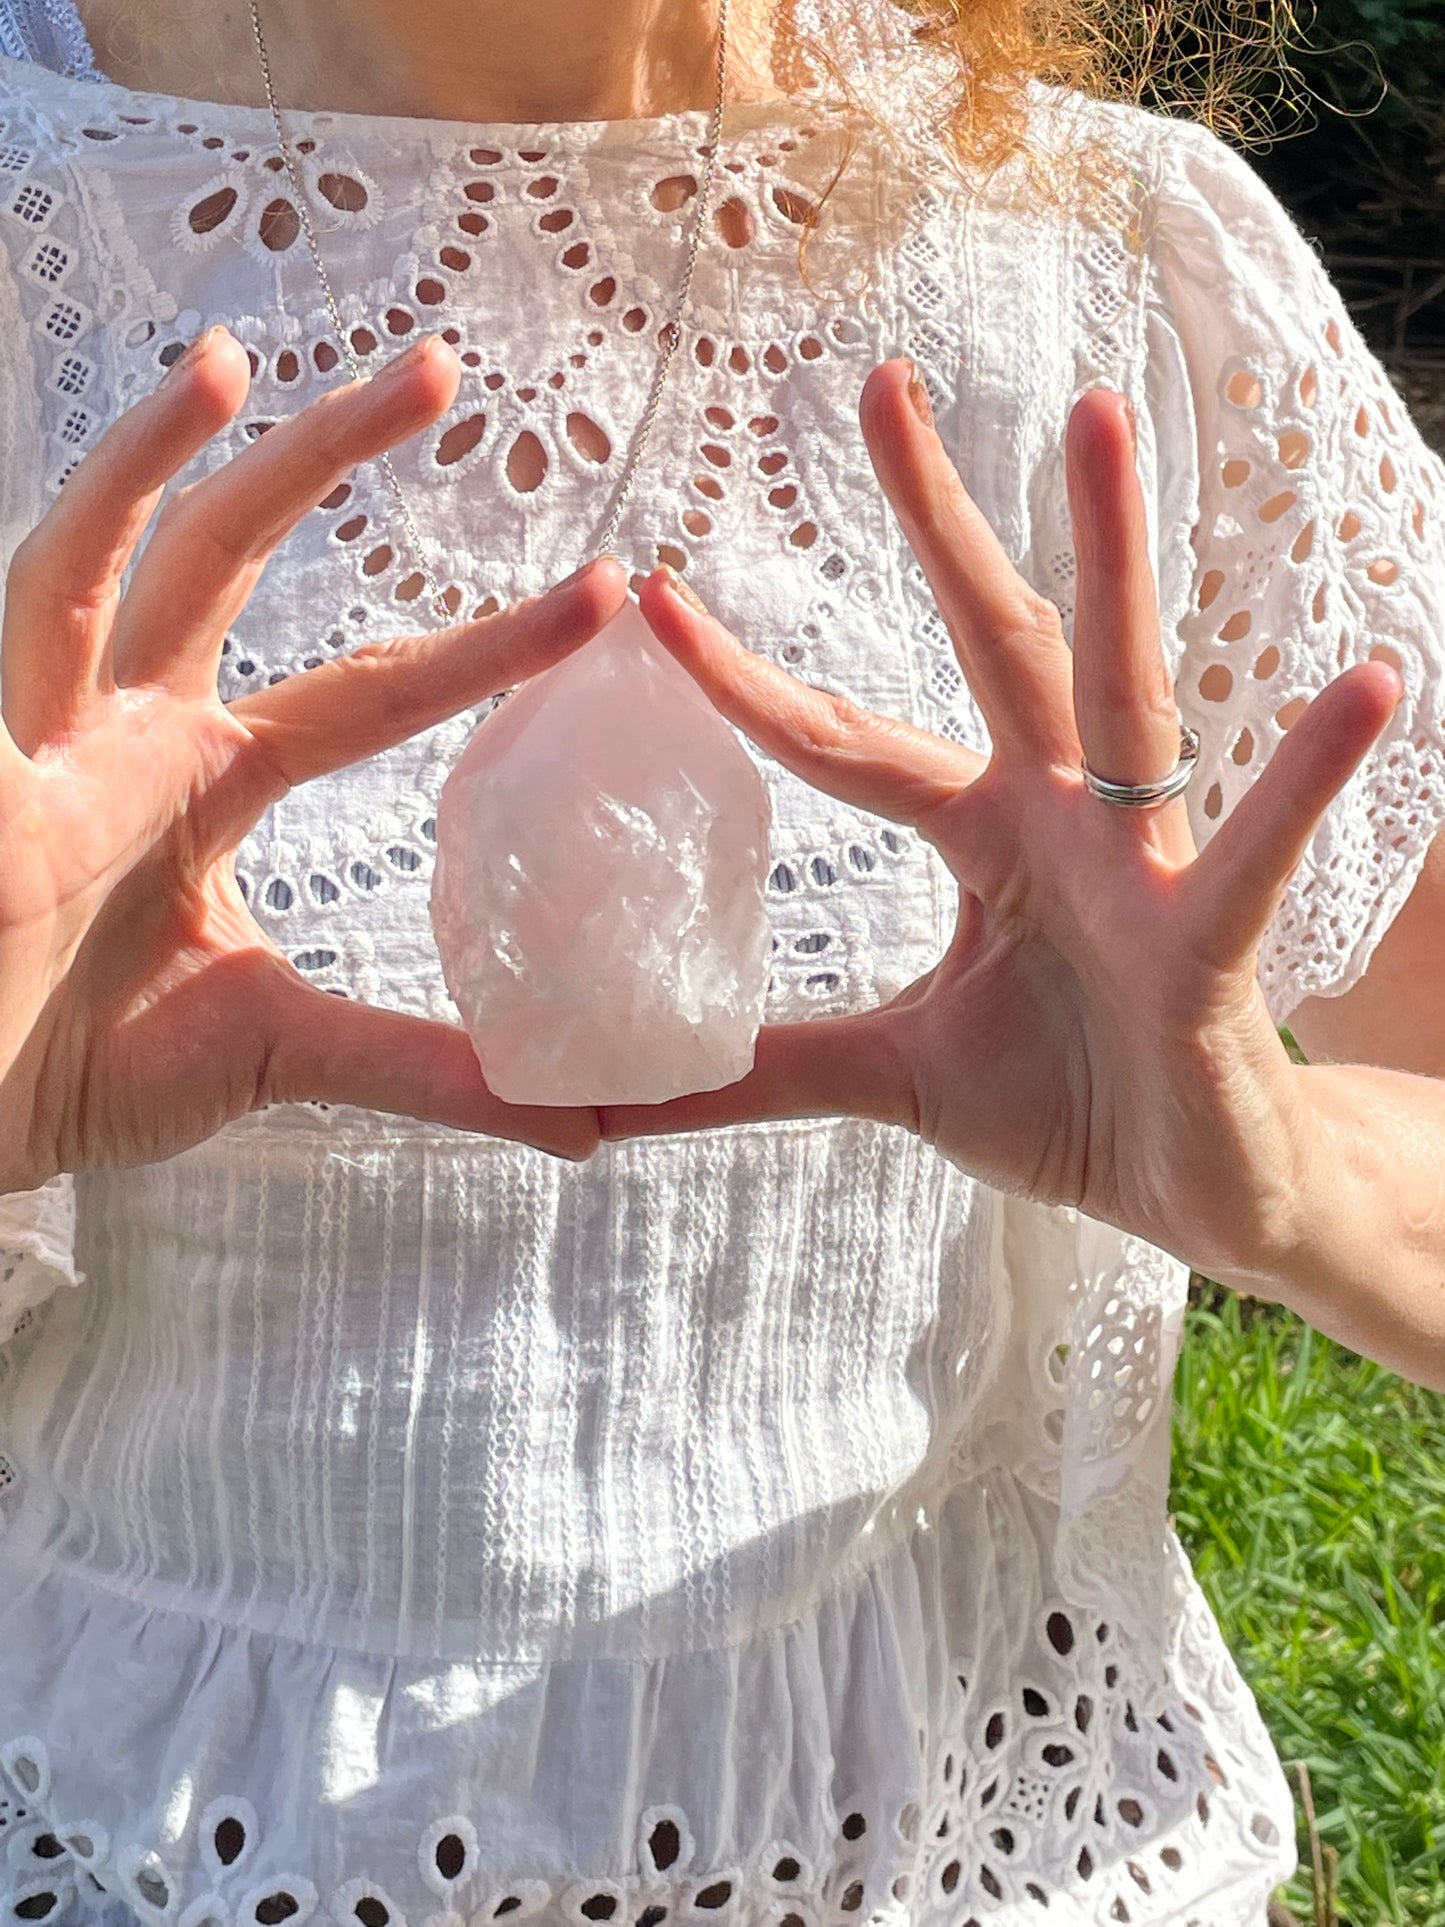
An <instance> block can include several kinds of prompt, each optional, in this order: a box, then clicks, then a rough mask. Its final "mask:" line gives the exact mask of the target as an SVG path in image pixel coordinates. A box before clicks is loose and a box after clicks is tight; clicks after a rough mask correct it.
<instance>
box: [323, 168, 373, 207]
mask: <svg viewBox="0 0 1445 1927" xmlns="http://www.w3.org/2000/svg"><path fill="white" fill-rule="evenodd" d="M316 185H317V187H318V188H319V189H320V190H321V194H322V196H323V198H324V199H325V200H328V201H329V202H330V203H331V205H332V206H333V207H334V208H336V209H337V210H338V211H339V212H340V213H342V214H359V213H360V212H361V210H362V209H363V208H364V207H365V206H366V204H367V202H368V200H369V199H370V198H371V197H370V195H369V194H368V193H367V191H366V189H365V188H364V187H363V186H362V184H361V182H360V181H358V180H354V179H353V178H352V176H351V175H350V174H323V175H322V176H321V177H320V179H319V180H318V181H317V183H316Z"/></svg>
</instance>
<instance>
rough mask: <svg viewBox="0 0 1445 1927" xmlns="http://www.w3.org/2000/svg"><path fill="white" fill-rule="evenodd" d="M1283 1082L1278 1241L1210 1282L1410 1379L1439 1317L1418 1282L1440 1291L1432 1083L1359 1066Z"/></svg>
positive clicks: (1440, 1214) (1442, 1163) (1440, 1153)
mask: <svg viewBox="0 0 1445 1927" xmlns="http://www.w3.org/2000/svg"><path fill="white" fill-rule="evenodd" d="M1292 1074H1293V1078H1294V1080H1295V1090H1296V1094H1297V1103H1298V1111H1297V1115H1298V1119H1299V1123H1298V1126H1297V1128H1296V1131H1295V1133H1294V1136H1293V1138H1292V1156H1291V1170H1290V1180H1289V1184H1288V1196H1289V1200H1290V1203H1289V1208H1288V1210H1287V1211H1284V1212H1282V1213H1281V1216H1280V1220H1279V1225H1278V1234H1277V1236H1275V1237H1274V1238H1272V1239H1271V1241H1270V1242H1269V1243H1268V1244H1267V1245H1266V1246H1264V1247H1262V1248H1261V1249H1259V1250H1258V1251H1257V1252H1253V1253H1251V1254H1250V1257H1249V1261H1248V1262H1247V1263H1246V1264H1245V1265H1243V1266H1241V1267H1240V1268H1239V1269H1237V1270H1235V1271H1233V1272H1232V1273H1231V1274H1229V1275H1227V1276H1224V1277H1222V1278H1221V1279H1220V1280H1219V1282H1220V1283H1221V1284H1225V1285H1228V1286H1230V1287H1231V1288H1232V1289H1235V1290H1238V1291H1242V1292H1247V1293H1249V1294H1250V1295H1252V1296H1256V1297H1261V1298H1268V1299H1272V1300H1273V1301H1274V1302H1276V1303H1278V1304H1281V1305H1284V1306H1285V1307H1286V1308H1287V1309H1288V1310H1290V1311H1293V1312H1295V1313H1296V1314H1297V1315H1298V1316H1299V1317H1301V1318H1304V1319H1306V1320H1307V1321H1308V1322H1309V1323H1310V1324H1312V1325H1315V1326H1317V1327H1318V1328H1319V1329H1320V1330H1321V1331H1323V1332H1324V1333H1326V1335H1327V1336H1329V1337H1331V1338H1334V1339H1336V1340H1338V1341H1339V1342H1340V1343H1341V1344H1344V1345H1348V1346H1349V1347H1351V1349H1352V1350H1355V1351H1357V1352H1360V1353H1363V1354H1364V1355H1365V1356H1366V1357H1370V1358H1374V1359H1377V1360H1379V1362H1381V1363H1382V1364H1385V1365H1388V1366H1390V1367H1391V1368H1392V1369H1394V1370H1396V1371H1401V1372H1404V1373H1406V1374H1407V1375H1408V1376H1411V1377H1419V1376H1420V1368H1419V1359H1418V1356H1417V1353H1418V1350H1419V1346H1420V1343H1421V1342H1422V1340H1423V1338H1424V1337H1425V1336H1427V1335H1428V1333H1427V1327H1430V1326H1431V1325H1432V1320H1437V1319H1438V1307H1436V1308H1435V1309H1434V1310H1433V1311H1432V1310H1431V1308H1430V1306H1427V1305H1426V1303H1425V1302H1424V1300H1425V1294H1423V1293H1422V1291H1421V1289H1420V1287H1421V1281H1422V1280H1425V1281H1434V1282H1436V1283H1437V1284H1438V1279H1439V1276H1440V1258H1439V1245H1440V1242H1441V1235H1442V1225H1445V1143H1442V1141H1441V1136H1440V1131H1439V1122H1440V1108H1441V1100H1442V1092H1441V1087H1440V1084H1439V1080H1437V1079H1434V1078H1429V1077H1421V1076H1416V1075H1414V1074H1412V1073H1408V1072H1401V1071H1392V1070H1384V1069H1379V1068H1377V1067H1375V1066H1373V1065H1365V1064H1323V1065H1296V1066H1294V1067H1293V1073H1292ZM1432 1126H1433V1128H1432ZM1431 1305H1433V1295H1432V1296H1431ZM1441 1335H1442V1336H1445V1326H1442V1332H1441Z"/></svg>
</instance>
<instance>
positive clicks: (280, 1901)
mask: <svg viewBox="0 0 1445 1927" xmlns="http://www.w3.org/2000/svg"><path fill="white" fill-rule="evenodd" d="M300 1911H301V1909H300V1904H299V1902H298V1901H297V1899H296V1896H295V1895H294V1894H288V1893H287V1892H286V1891H285V1890H284V1888H281V1889H278V1890H277V1891H276V1892H275V1893H273V1894H267V1895H266V1896H265V1898H264V1899H262V1900H258V1901H257V1902H256V1905H255V1906H254V1907H253V1908H252V1909H251V1914H252V1918H253V1919H254V1920H255V1921H257V1923H258V1927H281V1923H282V1921H283V1920H290V1919H291V1917H292V1915H293V1914H297V1913H299V1912H300Z"/></svg>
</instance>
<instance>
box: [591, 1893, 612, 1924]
mask: <svg viewBox="0 0 1445 1927" xmlns="http://www.w3.org/2000/svg"><path fill="white" fill-rule="evenodd" d="M582 1912H583V1913H584V1914H585V1915H586V1916H587V1918H588V1919H589V1920H611V1918H612V1916H613V1915H614V1914H615V1913H616V1912H617V1896H616V1895H615V1894H589V1895H588V1896H587V1898H586V1900H584V1901H583V1902H582Z"/></svg>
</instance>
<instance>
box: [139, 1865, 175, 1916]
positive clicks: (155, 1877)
mask: <svg viewBox="0 0 1445 1927" xmlns="http://www.w3.org/2000/svg"><path fill="white" fill-rule="evenodd" d="M131 1878H132V1879H133V1880H134V1882H135V1884H136V1889H137V1891H138V1892H139V1894H140V1895H141V1898H142V1899H143V1900H148V1901H149V1902H150V1904H151V1906H152V1907H159V1908H162V1909H164V1908H165V1907H167V1906H168V1905H169V1904H170V1898H171V1890H170V1888H169V1887H168V1886H167V1885H166V1883H165V1881H164V1880H162V1879H161V1877H160V1875H159V1874H158V1873H155V1872H154V1871H153V1870H152V1869H151V1868H149V1867H137V1868H136V1870H135V1872H134V1873H133V1874H132V1876H131Z"/></svg>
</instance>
